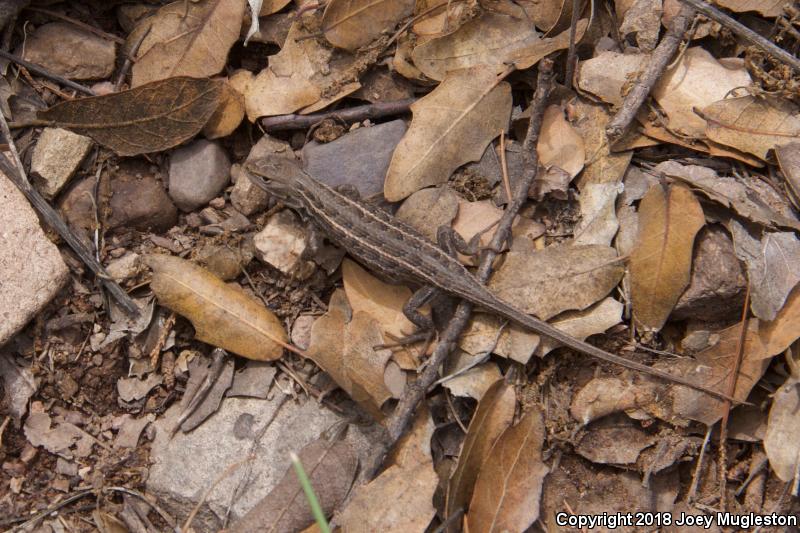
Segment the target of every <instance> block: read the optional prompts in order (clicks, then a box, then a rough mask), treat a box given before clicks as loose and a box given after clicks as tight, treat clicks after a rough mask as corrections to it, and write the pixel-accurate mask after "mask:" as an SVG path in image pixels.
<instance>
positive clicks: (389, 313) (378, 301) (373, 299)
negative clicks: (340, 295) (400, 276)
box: [342, 259, 415, 338]
mask: <svg viewBox="0 0 800 533" xmlns="http://www.w3.org/2000/svg"><path fill="white" fill-rule="evenodd" d="M342 282H343V285H344V292H345V294H346V295H347V301H348V302H349V303H350V307H351V308H352V310H353V314H354V315H355V314H356V313H358V312H364V313H366V314H368V315H370V316H371V317H372V318H374V319H375V320H376V321H377V322H378V324H379V325H380V328H381V331H383V332H384V333H387V334H389V335H392V336H394V337H396V338H400V337H403V336H405V335H409V334H411V333H413V332H414V329H415V326H414V324H413V323H412V322H411V321H410V320H409V319H408V318H406V316H405V315H404V314H403V306H404V305H405V304H406V302H407V301H408V300H409V298H411V290H410V289H409V288H408V287H405V286H403V285H390V284H388V283H384V282H382V281H381V280H379V279H378V278H376V277H375V276H373V275H372V274H370V273H369V272H367V271H366V270H364V269H363V268H362V267H361V266H360V265H358V264H357V263H354V262H353V261H351V260H350V259H345V260H344V261H342Z"/></svg>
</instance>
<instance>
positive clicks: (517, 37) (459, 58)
mask: <svg viewBox="0 0 800 533" xmlns="http://www.w3.org/2000/svg"><path fill="white" fill-rule="evenodd" d="M585 30H586V21H585V20H581V21H580V23H579V24H578V29H577V32H578V33H577V34H576V41H579V40H580V39H581V37H582V36H583V32H584V31H585ZM568 46H569V31H566V32H562V33H561V34H559V35H558V36H556V37H554V38H544V39H543V38H540V37H539V34H538V32H537V31H536V28H534V27H533V25H532V24H531V21H530V20H529V19H528V18H527V17H524V16H523V17H510V16H508V15H503V14H500V13H493V12H489V11H487V12H486V13H484V14H483V15H482V16H480V17H478V18H475V19H472V20H470V21H469V22H467V23H466V24H464V25H463V26H461V27H460V28H459V29H458V30H456V31H455V32H453V33H449V34H447V35H445V36H443V37H439V38H436V39H431V40H430V41H427V42H425V43H423V44H420V45H419V46H417V47H416V48H415V49H414V52H413V53H412V57H413V58H414V64H415V65H416V66H417V67H418V68H419V69H420V70H421V71H422V73H423V74H425V75H426V76H428V77H429V78H432V79H434V80H443V79H445V77H446V76H447V73H448V72H451V71H455V70H459V69H465V68H471V67H477V66H480V65H484V66H486V67H487V68H488V69H489V70H492V71H494V72H495V73H497V72H500V71H502V70H503V69H504V68H505V65H506V64H508V63H516V65H517V68H518V69H520V70H522V69H526V68H529V67H531V66H533V65H535V64H536V63H537V62H538V61H539V60H540V59H541V58H543V57H544V56H546V55H547V54H550V53H552V52H555V51H556V50H562V49H564V48H567V47H568Z"/></svg>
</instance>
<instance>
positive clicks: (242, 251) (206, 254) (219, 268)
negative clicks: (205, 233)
mask: <svg viewBox="0 0 800 533" xmlns="http://www.w3.org/2000/svg"><path fill="white" fill-rule="evenodd" d="M195 259H196V260H197V262H198V263H199V264H200V265H202V266H203V267H205V268H206V269H207V270H208V271H210V272H211V273H213V274H215V275H216V276H218V277H219V278H221V279H224V280H226V281H228V280H232V279H234V278H236V276H238V275H239V274H241V272H242V266H243V265H246V264H247V263H249V262H250V261H251V260H252V259H253V245H252V243H251V242H249V240H247V239H246V240H245V242H242V243H241V244H240V245H239V246H237V247H234V246H223V245H219V244H205V245H203V247H202V248H200V250H198V252H197V256H196V257H195Z"/></svg>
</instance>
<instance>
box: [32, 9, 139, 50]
mask: <svg viewBox="0 0 800 533" xmlns="http://www.w3.org/2000/svg"><path fill="white" fill-rule="evenodd" d="M25 9H27V10H28V11H33V12H34V13H41V14H43V15H47V16H49V17H53V18H57V19H60V20H63V21H64V22H69V23H70V24H72V25H73V26H77V27H79V28H81V29H84V30H86V31H88V32H89V33H93V34H95V35H97V36H98V37H102V38H103V39H106V40H109V41H114V42H115V43H117V44H125V39H123V38H122V37H119V36H117V35H114V34H113V33H108V32H105V31H103V30H101V29H98V28H95V27H94V26H92V25H90V24H86V23H85V22H82V21H80V20H77V19H74V18H72V17H68V16H66V15H62V14H61V13H57V12H55V11H50V10H49V9H44V8H41V7H30V6H29V7H26V8H25Z"/></svg>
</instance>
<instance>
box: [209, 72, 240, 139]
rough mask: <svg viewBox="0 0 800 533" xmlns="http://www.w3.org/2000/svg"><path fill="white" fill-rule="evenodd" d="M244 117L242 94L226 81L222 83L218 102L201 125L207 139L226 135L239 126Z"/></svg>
mask: <svg viewBox="0 0 800 533" xmlns="http://www.w3.org/2000/svg"><path fill="white" fill-rule="evenodd" d="M243 118H244V96H242V93H240V92H239V91H237V90H236V89H234V88H233V86H232V85H231V84H230V83H228V82H223V83H222V91H221V94H220V102H219V105H218V106H217V109H216V111H214V114H212V115H211V118H209V119H208V122H206V125H205V126H204V127H203V135H205V136H206V138H207V139H218V138H220V137H227V136H228V135H230V134H231V133H233V131H234V130H235V129H236V128H238V127H239V124H241V122H242V119H243Z"/></svg>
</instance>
